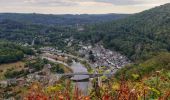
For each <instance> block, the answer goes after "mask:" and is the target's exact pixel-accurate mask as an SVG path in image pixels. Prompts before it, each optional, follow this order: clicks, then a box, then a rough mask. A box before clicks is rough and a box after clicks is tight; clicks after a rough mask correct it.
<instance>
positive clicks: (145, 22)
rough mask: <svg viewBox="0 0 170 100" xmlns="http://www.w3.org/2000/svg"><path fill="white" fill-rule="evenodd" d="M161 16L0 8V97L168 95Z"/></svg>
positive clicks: (101, 99) (154, 99)
mask: <svg viewBox="0 0 170 100" xmlns="http://www.w3.org/2000/svg"><path fill="white" fill-rule="evenodd" d="M169 19H170V4H169V3H167V4H164V5H160V6H158V7H154V8H151V9H148V10H145V11H142V12H140V13H135V14H80V15H79V14H73V15H71V14H66V15H64V14H63V15H53V14H36V13H31V14H22V13H0V100H1V99H2V100H169V98H170V27H169V26H170V20H169Z"/></svg>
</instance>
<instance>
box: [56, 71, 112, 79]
mask: <svg viewBox="0 0 170 100" xmlns="http://www.w3.org/2000/svg"><path fill="white" fill-rule="evenodd" d="M57 75H60V76H66V77H74V76H75V75H80V76H81V75H88V76H89V78H94V77H100V76H103V75H104V76H111V75H113V74H112V73H87V72H77V73H64V74H57Z"/></svg>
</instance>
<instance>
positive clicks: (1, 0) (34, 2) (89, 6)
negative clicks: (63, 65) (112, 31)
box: [0, 0, 170, 14]
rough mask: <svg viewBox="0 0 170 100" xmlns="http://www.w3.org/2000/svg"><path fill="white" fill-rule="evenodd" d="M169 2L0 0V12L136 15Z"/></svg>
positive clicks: (140, 0)
mask: <svg viewBox="0 0 170 100" xmlns="http://www.w3.org/2000/svg"><path fill="white" fill-rule="evenodd" d="M165 3H170V0H0V12H1V13H4V12H10V13H42V14H106V13H138V12H141V11H144V10H146V9H150V8H152V7H155V6H159V5H162V4H165Z"/></svg>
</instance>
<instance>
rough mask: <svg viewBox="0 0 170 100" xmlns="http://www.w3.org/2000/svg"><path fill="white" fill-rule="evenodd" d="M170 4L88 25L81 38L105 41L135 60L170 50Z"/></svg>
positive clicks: (110, 46)
mask: <svg viewBox="0 0 170 100" xmlns="http://www.w3.org/2000/svg"><path fill="white" fill-rule="evenodd" d="M169 25H170V4H165V5H162V6H159V7H156V8H153V9H150V10H147V11H144V12H141V13H137V14H134V15H131V16H129V17H127V18H125V19H121V20H117V21H113V22H109V23H101V24H96V25H92V26H87V27H86V30H85V31H84V32H83V33H81V34H77V35H76V37H77V38H81V39H82V40H87V39H90V40H91V41H92V42H94V43H95V42H99V41H101V40H102V41H103V42H104V44H105V46H106V47H108V48H111V49H115V50H118V51H121V52H122V53H124V54H126V55H127V56H128V57H129V58H131V59H132V60H136V59H139V58H143V59H145V58H147V57H149V54H151V53H153V52H156V51H162V50H165V51H169V50H170V34H169V33H170V27H169Z"/></svg>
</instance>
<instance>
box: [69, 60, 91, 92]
mask: <svg viewBox="0 0 170 100" xmlns="http://www.w3.org/2000/svg"><path fill="white" fill-rule="evenodd" d="M71 69H72V70H73V72H74V73H77V72H88V71H87V69H86V68H85V67H84V66H83V65H82V64H81V63H80V62H75V61H73V63H72V65H71ZM88 78H89V76H88V75H75V76H74V77H72V78H71V79H72V80H83V79H88ZM75 85H77V86H78V88H79V89H80V90H81V91H82V93H83V94H84V95H87V94H88V89H89V88H90V87H91V84H90V82H89V81H88V80H87V81H81V82H75V84H74V86H75Z"/></svg>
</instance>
